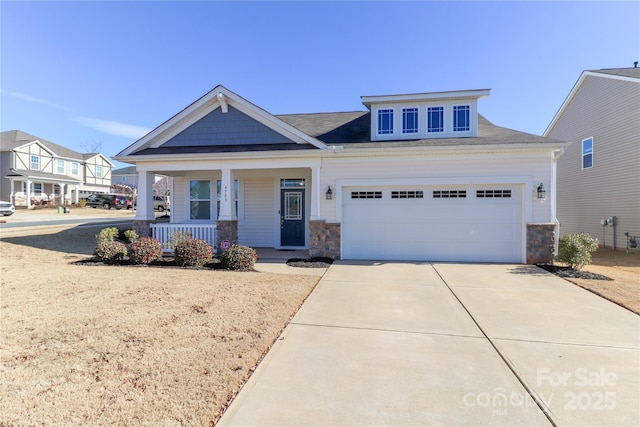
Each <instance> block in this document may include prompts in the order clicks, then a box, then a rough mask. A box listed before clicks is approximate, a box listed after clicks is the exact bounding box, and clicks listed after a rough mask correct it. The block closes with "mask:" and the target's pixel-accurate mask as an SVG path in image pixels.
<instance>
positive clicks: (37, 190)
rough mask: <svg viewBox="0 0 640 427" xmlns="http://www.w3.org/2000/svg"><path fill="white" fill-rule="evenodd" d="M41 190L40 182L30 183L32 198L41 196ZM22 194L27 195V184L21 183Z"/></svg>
mask: <svg viewBox="0 0 640 427" xmlns="http://www.w3.org/2000/svg"><path fill="white" fill-rule="evenodd" d="M42 188H43V185H42V183H41V182H32V183H31V195H32V196H42ZM22 194H24V195H26V194H27V182H26V181H22Z"/></svg>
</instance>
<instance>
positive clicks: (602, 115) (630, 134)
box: [548, 76, 640, 247]
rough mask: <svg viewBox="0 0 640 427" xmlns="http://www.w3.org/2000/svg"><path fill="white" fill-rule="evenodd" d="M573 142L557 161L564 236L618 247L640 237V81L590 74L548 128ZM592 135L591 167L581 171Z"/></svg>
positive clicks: (559, 216)
mask: <svg viewBox="0 0 640 427" xmlns="http://www.w3.org/2000/svg"><path fill="white" fill-rule="evenodd" d="M548 136H550V137H552V138H557V139H560V140H565V141H570V142H571V143H572V145H571V146H570V147H568V148H567V149H566V151H565V154H564V155H563V156H562V157H561V158H560V159H559V161H558V171H557V175H558V199H557V216H558V220H559V221H560V224H561V226H560V235H561V236H562V235H565V234H567V233H578V232H587V233H589V234H591V235H592V236H594V237H597V238H598V239H600V241H601V243H603V240H604V243H605V244H606V245H607V246H611V245H612V243H613V228H611V227H606V228H605V227H603V226H602V225H600V220H601V219H604V218H607V217H610V216H616V217H617V220H618V226H617V229H616V241H617V242H616V246H617V247H624V246H625V244H626V238H625V236H624V233H625V232H629V233H631V234H633V235H640V81H639V82H629V81H622V80H616V79H611V78H604V77H596V76H587V77H586V78H585V80H584V81H583V83H582V85H581V86H580V87H579V89H578V90H577V91H576V93H575V94H574V97H573V99H572V100H571V102H570V103H569V104H568V105H567V107H566V108H565V110H564V112H563V114H562V115H561V116H560V117H559V118H558V121H557V122H556V124H555V126H554V127H553V128H552V129H551V130H550V132H549V135H548ZM589 137H593V167H592V168H590V169H584V170H583V169H582V140H583V139H586V138H589Z"/></svg>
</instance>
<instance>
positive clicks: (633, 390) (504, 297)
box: [218, 261, 640, 426]
mask: <svg viewBox="0 0 640 427" xmlns="http://www.w3.org/2000/svg"><path fill="white" fill-rule="evenodd" d="M639 319H640V318H639V317H638V316H636V315H635V314H633V313H631V312H629V311H627V310H625V309H623V308H621V307H619V306H617V305H615V304H612V303H610V302H608V301H606V300H604V299H602V298H600V297H598V296H596V295H593V294H591V293H589V292H587V291H585V290H583V289H581V288H579V287H577V286H574V285H572V284H570V283H568V282H566V281H564V280H563V279H560V278H558V277H556V276H553V275H551V274H548V273H546V272H544V271H542V270H540V269H538V268H536V267H531V266H523V265H492V264H485V265H472V264H435V265H431V264H429V263H394V262H345V261H342V262H336V263H334V264H333V265H332V266H331V267H330V268H329V270H328V271H327V273H326V274H325V275H324V277H323V279H322V280H321V282H320V283H319V284H318V286H317V287H316V289H315V290H314V292H313V293H312V295H311V296H310V297H309V299H308V300H307V302H306V303H305V304H304V305H303V307H302V308H301V310H300V311H299V312H298V314H297V315H296V316H295V317H294V319H293V320H292V322H291V323H290V324H289V325H288V326H287V328H286V329H285V331H284V332H283V334H282V336H281V337H280V339H279V340H278V341H277V343H276V344H275V345H274V347H273V348H272V349H271V351H270V352H269V353H268V355H267V356H266V357H265V359H264V360H263V362H262V363H261V364H260V366H259V367H258V369H257V370H256V372H255V373H254V375H253V376H252V377H251V379H250V380H249V381H248V382H247V384H246V385H245V387H244V388H243V389H242V391H241V392H240V393H239V395H238V397H237V398H236V399H235V401H234V402H233V403H232V404H231V406H230V407H229V409H228V410H227V412H226V413H225V415H224V416H223V417H222V419H221V420H220V422H219V424H218V425H220V426H240V425H251V426H254V425H272V426H275V425H278V426H283V425H290V426H293V425H295V426H299V425H323V426H334V425H342V426H344V425H359V426H365V425H388V426H392V425H393V426H397V425H434V424H435V425H554V424H555V425H640V409H639V405H638V402H639V401H640V400H639V399H640V384H639V379H640V369H639V366H640V321H639Z"/></svg>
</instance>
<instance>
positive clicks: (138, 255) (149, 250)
mask: <svg viewBox="0 0 640 427" xmlns="http://www.w3.org/2000/svg"><path fill="white" fill-rule="evenodd" d="M129 259H130V260H131V262H132V263H133V264H151V263H152V262H153V261H157V260H159V259H162V243H160V241H159V240H158V239H154V238H153V237H140V238H138V239H135V240H134V241H133V242H131V246H130V248H129Z"/></svg>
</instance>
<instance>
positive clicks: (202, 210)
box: [189, 179, 211, 220]
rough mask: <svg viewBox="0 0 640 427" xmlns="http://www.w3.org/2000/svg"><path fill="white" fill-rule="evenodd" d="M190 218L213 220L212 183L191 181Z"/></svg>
mask: <svg viewBox="0 0 640 427" xmlns="http://www.w3.org/2000/svg"><path fill="white" fill-rule="evenodd" d="M189 218H190V219H192V220H210V219H211V181H209V180H197V179H192V180H190V181H189Z"/></svg>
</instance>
